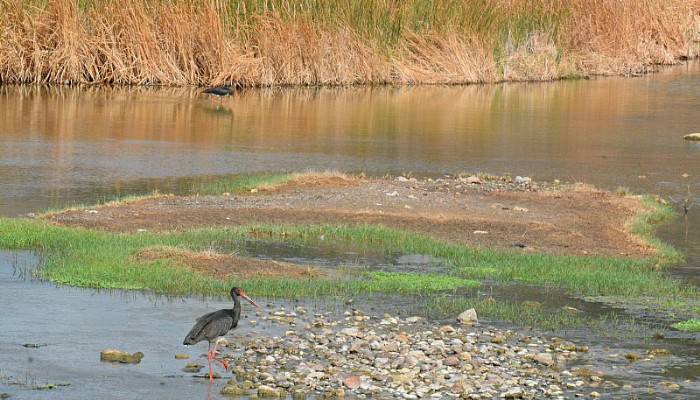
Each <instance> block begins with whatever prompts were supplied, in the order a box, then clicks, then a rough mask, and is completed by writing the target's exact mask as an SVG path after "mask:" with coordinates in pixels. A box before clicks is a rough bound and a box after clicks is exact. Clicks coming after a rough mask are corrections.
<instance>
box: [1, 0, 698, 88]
mask: <svg viewBox="0 0 700 400" xmlns="http://www.w3.org/2000/svg"><path fill="white" fill-rule="evenodd" d="M699 12H700V1H698V0H690V1H688V0H620V1H615V2H612V1H595V2H591V1H588V0H568V1H565V0H506V1H490V0H486V1H485V0H404V1H390V0H361V1H335V0H304V1H289V0H264V1H263V0H173V1H167V2H149V1H146V0H126V1H116V0H90V1H76V0H55V1H50V2H46V1H39V0H4V1H0V82H5V83H7V82H42V83H43V82H53V83H66V82H68V83H96V82H100V83H114V84H166V85H189V84H211V83H224V82H228V83H233V82H235V83H240V84H244V85H288V84H292V85H294V84H298V85H318V84H361V83H398V84H401V83H478V82H498V81H508V80H549V79H557V78H565V77H576V76H587V75H591V74H620V73H622V74H626V73H635V72H643V71H646V70H647V68H648V67H649V66H651V65H654V64H667V63H672V62H674V61H676V60H677V59H679V58H681V57H693V56H696V55H697V54H698V45H697V43H696V42H694V40H696V39H697V37H698V34H699V32H698V25H697V24H696V21H697V20H698V13H699Z"/></svg>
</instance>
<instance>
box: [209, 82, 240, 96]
mask: <svg viewBox="0 0 700 400" xmlns="http://www.w3.org/2000/svg"><path fill="white" fill-rule="evenodd" d="M235 91H236V89H234V88H233V87H231V86H226V85H223V86H214V87H210V88H208V89H205V90H204V91H203V92H202V93H204V94H211V95H214V96H219V97H224V96H230V95H232V94H233V93H234V92H235Z"/></svg>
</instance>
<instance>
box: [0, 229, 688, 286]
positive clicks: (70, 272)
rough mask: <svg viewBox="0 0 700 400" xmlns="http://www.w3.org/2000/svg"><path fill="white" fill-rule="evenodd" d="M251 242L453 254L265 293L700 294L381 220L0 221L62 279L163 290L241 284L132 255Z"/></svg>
mask: <svg viewBox="0 0 700 400" xmlns="http://www.w3.org/2000/svg"><path fill="white" fill-rule="evenodd" d="M244 238H248V239H253V240H255V239H257V240H260V239H264V240H273V241H285V242H294V243H298V244H305V243H316V244H317V243H319V240H321V238H323V241H324V242H326V243H334V244H337V245H342V246H349V247H352V248H353V249H355V250H357V251H375V252H377V251H379V252H387V253H396V252H399V253H403V254H427V255H431V256H434V257H438V258H441V259H444V260H446V261H447V262H448V263H449V265H450V266H451V267H452V273H451V274H450V275H447V276H438V275H424V274H390V273H376V272H375V273H372V272H366V273H362V274H360V275H359V276H352V277H340V278H333V279H327V278H320V277H310V278H308V279H268V278H255V279H249V280H246V281H245V282H241V281H238V282H237V283H238V284H245V285H246V287H249V288H250V289H249V290H250V291H251V292H252V293H255V294H257V295H264V296H272V297H274V296H285V297H294V296H309V295H311V296H313V295H328V294H344V293H349V292H353V291H355V292H357V291H366V292H374V291H377V292H391V293H418V292H421V291H424V292H430V291H439V290H449V289H455V288H458V287H461V286H470V285H474V284H475V281H476V280H480V279H495V280H499V281H504V282H507V281H519V282H527V283H532V284H539V285H550V286H558V287H562V288H565V289H567V290H568V291H569V292H571V293H574V294H579V295H590V296H625V297H635V296H648V295H653V296H658V297H665V298H675V297H688V296H690V297H695V296H697V293H696V292H695V291H694V290H693V289H688V288H685V287H683V286H682V285H681V284H680V282H678V281H676V280H674V279H670V278H668V277H666V276H664V275H663V273H661V272H659V271H657V270H655V269H654V268H652V267H653V266H654V265H655V264H657V263H658V261H657V260H654V259H645V260H635V259H625V258H610V257H574V256H566V257H565V256H550V255H545V254H529V253H517V252H510V251H496V250H486V249H470V248H467V247H465V246H461V245H456V244H449V243H444V242H441V241H437V240H433V239H430V238H427V237H424V236H421V235H418V234H412V233H406V232H401V231H396V230H391V229H387V228H384V227H379V226H369V225H367V226H295V227H280V226H260V225H256V226H244V227H237V228H229V229H202V230H194V231H188V232H179V233H148V232H142V233H137V234H113V233H105V232H97V231H90V230H84V229H72V228H61V227H56V226H52V225H50V224H48V223H46V222H44V221H39V220H25V219H2V220H0V247H3V248H9V249H39V250H41V251H42V252H43V253H44V255H45V257H46V265H45V266H44V268H43V269H42V272H41V273H42V274H43V276H44V277H46V278H48V279H50V280H52V281H55V282H59V283H64V284H69V285H75V286H85V287H104V288H126V289H151V290H154V291H156V292H161V293H202V294H208V295H209V294H223V293H226V288H227V287H230V286H231V284H232V283H233V282H230V281H219V280H215V279H213V278H209V277H205V276H202V275H199V274H197V273H195V272H192V271H190V270H188V269H186V268H183V267H182V266H180V265H178V264H175V263H173V262H172V261H171V260H159V261H155V262H146V261H139V260H137V259H136V258H134V257H132V256H133V255H134V254H136V253H137V252H138V251H139V250H141V249H144V248H147V247H149V246H173V247H182V248H187V249H191V250H194V251H204V250H207V249H211V248H217V247H222V248H225V247H226V246H227V245H228V244H230V243H232V242H235V241H236V240H241V239H244Z"/></svg>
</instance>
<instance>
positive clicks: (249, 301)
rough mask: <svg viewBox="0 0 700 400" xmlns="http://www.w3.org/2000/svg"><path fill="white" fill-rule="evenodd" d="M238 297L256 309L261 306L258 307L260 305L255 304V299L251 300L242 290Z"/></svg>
mask: <svg viewBox="0 0 700 400" xmlns="http://www.w3.org/2000/svg"><path fill="white" fill-rule="evenodd" d="M238 295H239V296H241V297H243V298H244V299H245V300H246V301H247V302H248V303H250V304H252V305H253V306H254V307H257V308H260V306H259V305H258V303H256V302H254V301H253V299H251V298H250V297H248V295H247V294H245V292H244V291H242V290H241V292H240V293H239V294H238Z"/></svg>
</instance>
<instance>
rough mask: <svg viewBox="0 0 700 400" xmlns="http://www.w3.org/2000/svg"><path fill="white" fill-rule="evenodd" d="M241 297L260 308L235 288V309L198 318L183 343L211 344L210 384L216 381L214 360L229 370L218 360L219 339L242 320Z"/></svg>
mask: <svg viewBox="0 0 700 400" xmlns="http://www.w3.org/2000/svg"><path fill="white" fill-rule="evenodd" d="M240 297H242V298H244V299H246V300H247V301H248V302H249V303H250V304H252V305H253V306H255V307H259V306H258V305H257V304H256V303H255V302H254V301H253V300H251V298H250V297H248V295H246V294H245V292H244V291H243V289H241V288H238V287H234V288H232V289H231V298H232V299H233V308H231V309H228V308H227V309H223V310H219V311H214V312H210V313H209V314H205V315H202V316H201V317H199V318H197V323H196V324H194V327H192V329H191V330H190V332H189V333H188V334H187V336H185V340H184V341H183V342H182V344H184V345H193V344H197V343H199V342H201V341H203V340H206V341H208V342H209V350H208V352H207V358H208V360H209V381H210V382H212V381H213V380H214V378H213V373H212V369H211V361H212V360H214V361H217V362H219V363H221V365H223V366H224V368H226V369H228V364H227V363H226V362H225V361H223V360H220V359H218V358H216V355H217V354H218V353H217V351H216V346H217V339H218V338H220V337H221V336H224V335H226V333H228V331H230V330H231V329H234V328H235V327H236V326H238V320H239V319H240V318H241V300H240ZM212 343H214V349H213V350H212V348H211V344H212Z"/></svg>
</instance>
